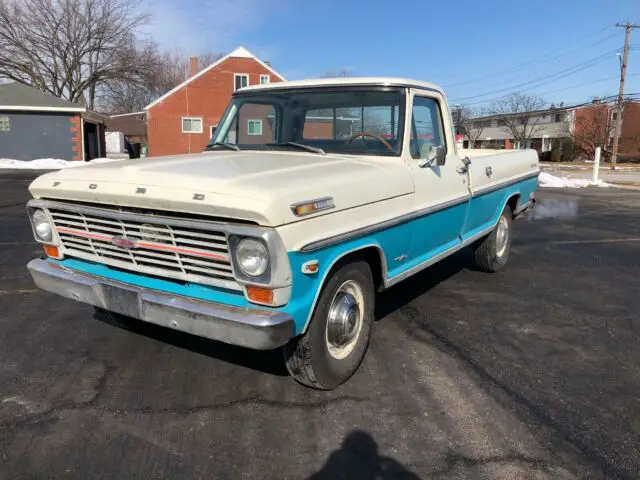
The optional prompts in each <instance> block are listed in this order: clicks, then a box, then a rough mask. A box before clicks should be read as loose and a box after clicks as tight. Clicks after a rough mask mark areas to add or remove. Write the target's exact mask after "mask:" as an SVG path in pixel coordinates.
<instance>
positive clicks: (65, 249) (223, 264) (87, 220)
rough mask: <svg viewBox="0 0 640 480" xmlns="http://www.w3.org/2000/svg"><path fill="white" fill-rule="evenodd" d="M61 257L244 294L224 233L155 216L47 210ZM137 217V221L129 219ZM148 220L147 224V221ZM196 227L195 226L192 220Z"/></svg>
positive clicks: (199, 225) (199, 223)
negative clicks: (59, 246) (56, 234)
mask: <svg viewBox="0 0 640 480" xmlns="http://www.w3.org/2000/svg"><path fill="white" fill-rule="evenodd" d="M48 211H49V213H50V215H51V218H52V219H53V222H54V226H55V229H56V232H57V233H58V237H59V238H60V242H61V248H62V253H63V254H64V255H65V256H68V257H77V258H81V259H85V260H90V261H94V262H98V263H103V264H106V265H111V266H115V267H119V268H122V269H125V270H131V271H134V272H140V273H146V274H151V275H155V276H160V277H169V278H174V279H179V280H183V281H188V282H195V283H205V284H209V285H216V286H221V287H224V288H228V289H233V290H240V289H241V287H240V286H239V285H238V283H237V282H236V281H235V279H234V276H233V273H232V270H231V262H230V259H229V246H228V242H227V238H226V235H225V234H224V233H223V232H221V231H215V230H209V229H207V228H203V227H202V223H203V222H198V225H197V226H196V225H191V224H190V223H189V222H188V221H182V220H175V221H174V220H169V219H166V218H158V217H155V216H154V215H146V216H143V215H126V214H124V215H121V218H118V213H117V212H109V214H108V215H103V214H101V212H100V211H97V212H96V213H87V212H85V211H83V212H78V211H72V210H66V209H61V208H51V207H50V208H49V209H48ZM131 217H135V219H133V218H131ZM146 217H148V221H147V218H146ZM194 223H195V222H194Z"/></svg>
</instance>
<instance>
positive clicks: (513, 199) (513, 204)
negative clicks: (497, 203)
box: [501, 192, 522, 217]
mask: <svg viewBox="0 0 640 480" xmlns="http://www.w3.org/2000/svg"><path fill="white" fill-rule="evenodd" d="M521 197H522V194H521V193H520V192H513V193H511V194H510V195H509V196H508V197H507V201H506V202H505V206H507V205H508V206H509V208H510V209H511V215H512V216H513V217H515V214H516V212H517V211H518V205H519V204H520V198H521ZM502 210H504V207H502ZM502 210H501V212H502Z"/></svg>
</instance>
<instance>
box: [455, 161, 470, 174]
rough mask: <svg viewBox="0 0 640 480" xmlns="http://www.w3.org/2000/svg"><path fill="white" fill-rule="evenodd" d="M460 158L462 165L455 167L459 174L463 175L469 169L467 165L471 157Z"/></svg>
mask: <svg viewBox="0 0 640 480" xmlns="http://www.w3.org/2000/svg"><path fill="white" fill-rule="evenodd" d="M461 160H462V163H463V164H464V165H463V166H461V167H458V168H456V171H457V172H458V173H459V174H460V175H464V174H465V173H467V172H468V171H469V165H471V159H470V158H469V157H464V158H462V159H461Z"/></svg>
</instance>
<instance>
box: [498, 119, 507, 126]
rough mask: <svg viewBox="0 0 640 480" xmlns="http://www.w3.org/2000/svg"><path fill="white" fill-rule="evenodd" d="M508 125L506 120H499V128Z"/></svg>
mask: <svg viewBox="0 0 640 480" xmlns="http://www.w3.org/2000/svg"><path fill="white" fill-rule="evenodd" d="M506 125H507V121H506V120H498V126H499V127H504V126H506Z"/></svg>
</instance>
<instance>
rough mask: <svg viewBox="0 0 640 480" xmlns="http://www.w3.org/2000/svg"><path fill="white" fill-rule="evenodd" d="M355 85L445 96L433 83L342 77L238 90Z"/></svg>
mask: <svg viewBox="0 0 640 480" xmlns="http://www.w3.org/2000/svg"><path fill="white" fill-rule="evenodd" d="M353 85H370V86H383V87H391V86H394V87H395V86H399V87H409V88H418V89H422V90H431V91H435V92H438V93H440V94H441V95H443V96H444V91H443V90H442V89H441V88H440V87H438V86H437V85H434V84H433V83H428V82H421V81H419V80H410V79H407V78H396V77H340V78H318V79H311V80H294V81H290V82H275V83H267V84H262V85H251V86H248V87H244V88H241V89H239V90H238V93H245V92H253V91H262V90H281V89H289V88H309V87H340V86H353Z"/></svg>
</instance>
